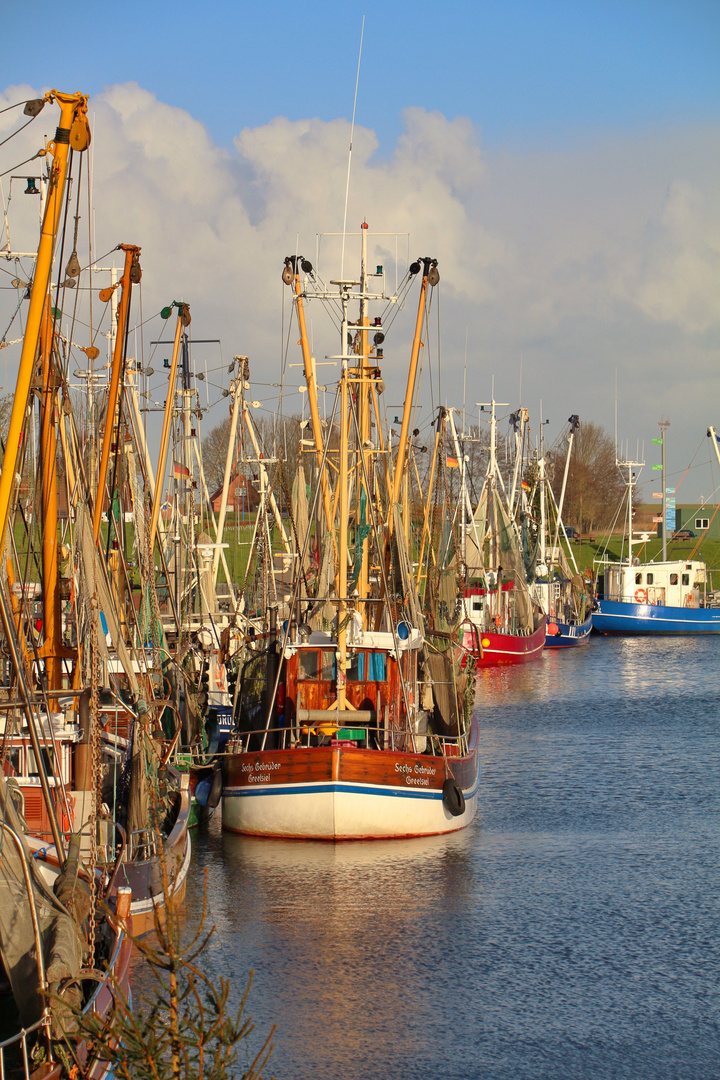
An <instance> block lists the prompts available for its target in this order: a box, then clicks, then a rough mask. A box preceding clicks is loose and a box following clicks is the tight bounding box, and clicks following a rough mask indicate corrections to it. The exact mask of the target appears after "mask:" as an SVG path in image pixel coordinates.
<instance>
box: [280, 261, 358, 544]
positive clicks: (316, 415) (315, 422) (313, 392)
mask: <svg viewBox="0 0 720 1080" xmlns="http://www.w3.org/2000/svg"><path fill="white" fill-rule="evenodd" d="M292 261H293V260H292V259H287V260H286V262H285V270H284V271H283V280H284V281H287V276H290V275H292V271H291V270H290V263H291V262H292ZM298 262H299V260H297V262H296V263H295V267H294V270H295V299H296V302H297V313H298V326H299V328H300V347H301V348H302V354H303V364H304V365H305V379H306V381H307V388H308V401H309V402H310V417H311V419H312V428H313V438H314V440H315V454H316V457H317V462H318V469H319V470H320V486H321V487H322V496H323V505H324V507H325V521H326V522H327V527H328V529H329V530H330V531H331V532H332V529H333V518H332V510H331V507H330V488H329V486H328V481H327V476H326V474H325V470H324V469H323V468H322V459H323V433H322V426H321V424H320V410H319V409H318V403H317V378H316V375H315V364H314V363H313V358H312V355H311V353H310V342H309V341H308V336H307V327H306V325H305V307H304V304H303V297H302V286H301V285H300V274H299V272H298V265H297V263H298ZM311 269H312V267H311ZM288 271H289V274H288ZM286 275H287V276H286ZM290 280H291V281H292V276H290ZM344 415H345V414H344V413H343V417H344Z"/></svg>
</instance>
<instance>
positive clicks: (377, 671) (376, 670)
mask: <svg viewBox="0 0 720 1080" xmlns="http://www.w3.org/2000/svg"><path fill="white" fill-rule="evenodd" d="M368 679H370V680H371V682H387V656H386V655H385V653H379V652H375V653H368Z"/></svg>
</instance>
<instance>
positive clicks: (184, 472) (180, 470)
mask: <svg viewBox="0 0 720 1080" xmlns="http://www.w3.org/2000/svg"><path fill="white" fill-rule="evenodd" d="M189 475H190V470H189V469H188V467H187V465H181V464H180V462H179V461H173V476H174V477H175V479H178V477H187V476H189Z"/></svg>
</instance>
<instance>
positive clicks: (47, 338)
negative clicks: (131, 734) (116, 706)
mask: <svg viewBox="0 0 720 1080" xmlns="http://www.w3.org/2000/svg"><path fill="white" fill-rule="evenodd" d="M54 339H55V333H54V329H53V318H52V312H51V303H50V297H49V296H47V297H46V299H45V307H44V309H43V319H42V331H41V344H40V355H41V360H42V429H41V431H42V434H41V443H40V445H41V448H42V452H41V460H42V507H43V561H42V573H43V635H44V640H43V643H42V646H41V648H40V649H39V655H40V656H44V657H45V670H46V673H47V680H48V690H60V689H61V688H62V659H61V656H62V651H61V650H62V641H61V633H60V631H61V617H60V590H59V589H58V552H57V546H58V519H57V463H56V450H57V442H56V435H55V365H54V362H53V348H54V344H55V341H54Z"/></svg>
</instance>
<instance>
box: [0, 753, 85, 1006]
mask: <svg viewBox="0 0 720 1080" xmlns="http://www.w3.org/2000/svg"><path fill="white" fill-rule="evenodd" d="M15 798H20V799H21V798H22V796H21V794H20V792H19V789H17V788H16V789H15V791H14V792H13V788H12V786H11V783H9V782H8V781H6V779H5V777H4V775H3V773H2V771H1V770H0V822H2V827H1V828H0V953H1V954H2V959H3V963H4V965H5V972H6V974H7V977H8V979H9V981H10V985H11V987H12V992H13V996H14V998H15V1003H16V1005H17V1008H18V1014H19V1019H20V1023H21V1024H23V1026H27V1025H29V1024H33V1023H34V1022H35V1021H36V1020H38V1019H39V1018H40V1016H41V1014H42V1008H43V1002H42V998H41V996H40V993H39V990H40V983H39V975H38V968H37V952H36V948H35V935H34V931H33V922H32V915H31V907H30V903H31V900H30V897H29V896H28V889H27V885H26V880H25V874H24V872H23V863H25V864H26V866H27V870H28V874H29V879H30V887H31V895H32V900H33V902H34V904H35V910H36V912H37V918H38V924H39V929H40V936H41V939H42V943H43V958H44V961H45V975H46V979H47V982H48V983H49V985H50V989H51V990H53V989H54V990H57V985H58V983H59V982H60V981H61V980H63V979H67V978H72V977H74V976H76V975H77V974H78V972H79V971H80V967H81V964H82V947H81V943H80V938H79V935H78V931H77V927H76V925H75V921H74V919H73V918H72V916H71V915H70V913H69V912H68V911H66V910H65V908H64V907H63V906H62V905H61V904H60V902H59V901H58V900H57V899H56V897H55V896H54V895H53V893H52V892H51V891H50V889H49V888H48V887H47V885H46V884H45V882H44V881H43V879H42V877H41V875H40V871H39V869H38V866H37V863H36V862H35V860H34V859H31V858H29V856H28V852H27V848H26V845H25V839H24V834H25V828H24V822H23V820H22V818H21V817H20V814H19V813H18V809H17V807H16V805H15V802H14V799H15ZM8 828H9V829H11V830H12V832H13V833H14V834H15V836H16V837H18V839H19V841H20V848H19V847H18V844H17V843H16V842H15V840H14V839H13V837H12V836H11V835H10V834H9V833H8V831H7V830H8Z"/></svg>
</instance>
